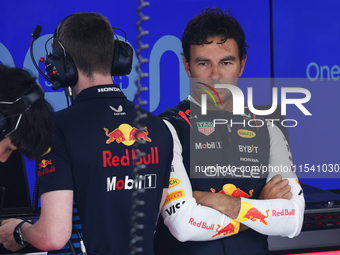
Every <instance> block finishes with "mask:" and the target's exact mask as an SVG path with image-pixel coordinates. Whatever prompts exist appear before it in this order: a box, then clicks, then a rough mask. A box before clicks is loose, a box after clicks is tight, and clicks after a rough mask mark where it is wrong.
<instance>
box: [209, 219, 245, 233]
mask: <svg viewBox="0 0 340 255" xmlns="http://www.w3.org/2000/svg"><path fill="white" fill-rule="evenodd" d="M239 228H240V223H239V222H237V221H236V220H233V219H232V220H231V222H230V223H229V224H228V225H227V226H225V227H224V228H222V229H221V225H220V224H217V229H216V232H217V233H216V234H215V235H213V236H212V238H214V237H216V236H220V235H224V236H226V235H230V236H231V235H235V234H237V233H238V230H239Z"/></svg>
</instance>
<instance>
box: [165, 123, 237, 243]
mask: <svg viewBox="0 0 340 255" xmlns="http://www.w3.org/2000/svg"><path fill="white" fill-rule="evenodd" d="M164 122H165V123H166V125H167V126H168V128H169V130H170V132H171V134H172V137H173V141H174V155H173V160H172V172H171V174H170V182H169V188H168V194H167V197H166V199H165V202H164V204H163V206H162V208H161V215H162V217H163V219H164V224H165V225H166V226H167V227H168V228H169V231H170V232H171V234H172V235H173V236H174V237H175V238H177V239H178V240H179V241H181V242H184V241H209V240H213V239H218V238H222V237H228V236H232V235H235V234H237V233H238V231H239V227H240V223H239V222H237V221H236V220H234V219H232V218H230V217H228V216H226V215H225V214H223V213H221V212H219V211H217V210H214V209H212V208H209V207H206V206H201V205H198V204H197V203H196V200H195V198H194V197H193V195H192V187H191V183H190V180H189V177H188V174H187V172H186V170H185V168H184V165H183V160H182V146H181V143H180V141H179V138H178V136H177V133H176V131H175V129H174V127H173V126H172V125H171V124H170V123H169V122H168V121H166V120H164Z"/></svg>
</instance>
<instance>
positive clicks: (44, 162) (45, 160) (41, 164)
mask: <svg viewBox="0 0 340 255" xmlns="http://www.w3.org/2000/svg"><path fill="white" fill-rule="evenodd" d="M48 165H52V160H51V159H50V160H47V159H43V160H42V161H41V162H40V163H39V169H40V168H45V167H47V166H48Z"/></svg>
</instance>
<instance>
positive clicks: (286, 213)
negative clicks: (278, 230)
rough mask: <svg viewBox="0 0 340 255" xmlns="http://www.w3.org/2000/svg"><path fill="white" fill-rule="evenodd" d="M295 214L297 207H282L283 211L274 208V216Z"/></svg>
mask: <svg viewBox="0 0 340 255" xmlns="http://www.w3.org/2000/svg"><path fill="white" fill-rule="evenodd" d="M294 215H295V209H292V210H290V211H289V210H288V209H282V211H276V210H272V216H294Z"/></svg>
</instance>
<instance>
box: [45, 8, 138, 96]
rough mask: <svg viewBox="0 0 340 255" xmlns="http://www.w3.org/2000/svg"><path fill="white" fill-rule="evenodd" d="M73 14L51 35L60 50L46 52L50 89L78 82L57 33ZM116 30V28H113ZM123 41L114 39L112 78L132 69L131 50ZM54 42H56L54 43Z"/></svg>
mask: <svg viewBox="0 0 340 255" xmlns="http://www.w3.org/2000/svg"><path fill="white" fill-rule="evenodd" d="M72 15H74V14H71V15H69V16H67V17H65V18H64V19H62V20H61V21H60V23H59V24H58V26H57V27H56V29H55V31H54V35H53V40H54V42H53V43H58V44H59V45H60V47H61V49H60V50H55V51H53V53H50V52H47V59H46V60H45V69H46V72H47V74H48V76H49V78H50V79H51V80H52V81H53V82H52V89H53V90H57V89H59V88H65V87H72V86H74V85H76V83H77V82H78V71H77V68H76V65H75V64H74V61H73V60H72V57H71V56H70V55H69V54H68V53H67V52H66V50H65V48H64V46H63V45H62V43H61V42H60V41H59V32H60V29H61V28H62V26H63V24H64V23H65V21H66V20H67V19H68V18H69V17H71V16H72ZM113 29H118V28H113ZM119 30H121V31H123V32H124V34H125V41H122V40H119V39H118V38H116V39H115V47H114V52H113V61H112V66H111V75H112V76H123V75H126V74H129V73H130V72H131V69H132V60H133V48H132V46H131V45H130V44H129V43H128V42H126V33H125V31H124V30H122V29H119ZM55 41H56V42H55Z"/></svg>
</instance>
